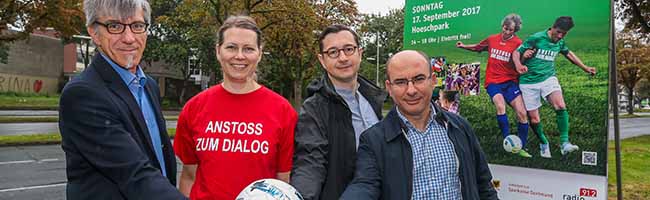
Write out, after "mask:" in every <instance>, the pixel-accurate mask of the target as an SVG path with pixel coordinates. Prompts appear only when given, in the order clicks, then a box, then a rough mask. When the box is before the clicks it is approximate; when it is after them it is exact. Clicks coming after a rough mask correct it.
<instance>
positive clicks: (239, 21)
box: [217, 15, 262, 47]
mask: <svg viewBox="0 0 650 200" xmlns="http://www.w3.org/2000/svg"><path fill="white" fill-rule="evenodd" d="M230 28H241V29H246V30H251V31H253V32H255V34H257V47H260V46H262V31H261V30H260V28H259V27H257V23H255V20H254V19H253V18H251V17H249V16H245V15H234V16H229V17H228V18H227V19H226V21H224V22H223V24H222V25H221V27H219V32H217V45H222V44H223V34H224V32H226V30H228V29H230Z"/></svg>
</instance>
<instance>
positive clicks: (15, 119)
mask: <svg viewBox="0 0 650 200" xmlns="http://www.w3.org/2000/svg"><path fill="white" fill-rule="evenodd" d="M165 120H167V121H176V120H178V116H165ZM58 121H59V117H58V116H0V123H33V122H58Z"/></svg>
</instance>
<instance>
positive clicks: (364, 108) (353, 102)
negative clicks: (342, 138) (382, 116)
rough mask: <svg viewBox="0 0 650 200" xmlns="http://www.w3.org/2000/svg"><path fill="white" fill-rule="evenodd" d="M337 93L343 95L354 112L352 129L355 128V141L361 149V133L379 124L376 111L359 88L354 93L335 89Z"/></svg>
mask: <svg viewBox="0 0 650 200" xmlns="http://www.w3.org/2000/svg"><path fill="white" fill-rule="evenodd" d="M335 89H336V93H338V94H339V95H341V97H342V98H343V100H345V103H347V104H348V108H349V109H350V112H352V127H353V128H354V139H355V141H356V143H355V144H356V147H357V148H359V137H361V133H362V132H363V131H365V130H366V129H368V128H370V127H371V126H372V125H375V124H376V123H377V122H379V119H378V118H377V115H376V114H375V111H374V110H373V109H372V106H371V105H370V103H369V102H368V100H367V99H366V98H365V97H363V95H361V93H360V92H359V86H358V85H357V88H356V89H355V90H354V91H351V90H347V89H343V88H338V87H335Z"/></svg>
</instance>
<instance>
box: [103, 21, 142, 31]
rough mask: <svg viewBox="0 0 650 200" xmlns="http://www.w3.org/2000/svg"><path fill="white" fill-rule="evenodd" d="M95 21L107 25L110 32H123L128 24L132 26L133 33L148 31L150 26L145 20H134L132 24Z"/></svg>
mask: <svg viewBox="0 0 650 200" xmlns="http://www.w3.org/2000/svg"><path fill="white" fill-rule="evenodd" d="M94 23H95V24H99V25H102V26H103V27H106V30H107V31H108V33H110V34H122V33H123V32H124V30H125V29H126V27H127V26H128V27H129V28H131V32H132V33H135V34H140V33H144V32H146V31H147V27H148V26H149V24H148V23H145V22H133V23H130V24H122V23H119V22H108V23H101V22H98V21H95V22H94Z"/></svg>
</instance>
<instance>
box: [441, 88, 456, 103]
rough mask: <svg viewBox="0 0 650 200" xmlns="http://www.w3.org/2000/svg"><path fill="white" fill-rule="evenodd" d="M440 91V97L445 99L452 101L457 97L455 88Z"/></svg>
mask: <svg viewBox="0 0 650 200" xmlns="http://www.w3.org/2000/svg"><path fill="white" fill-rule="evenodd" d="M440 92H442V95H440V98H442V99H445V100H447V101H449V102H454V101H456V99H457V98H458V91H457V90H440Z"/></svg>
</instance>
